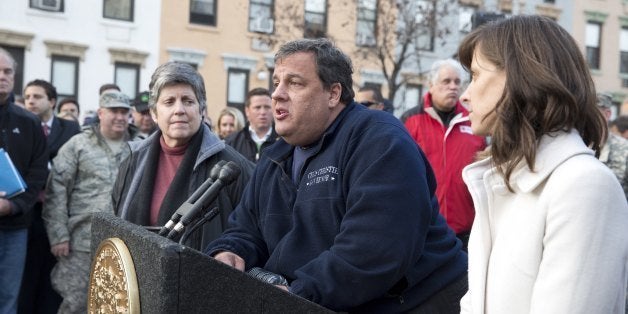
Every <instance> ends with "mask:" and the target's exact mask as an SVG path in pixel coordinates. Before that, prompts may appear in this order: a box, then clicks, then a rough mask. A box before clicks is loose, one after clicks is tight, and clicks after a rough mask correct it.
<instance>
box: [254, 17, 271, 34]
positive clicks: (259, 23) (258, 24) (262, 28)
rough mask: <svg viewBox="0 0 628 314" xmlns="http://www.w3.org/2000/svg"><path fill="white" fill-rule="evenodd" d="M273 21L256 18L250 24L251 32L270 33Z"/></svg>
mask: <svg viewBox="0 0 628 314" xmlns="http://www.w3.org/2000/svg"><path fill="white" fill-rule="evenodd" d="M274 22H275V21H274V20H273V19H270V18H263V17H260V18H256V19H254V20H253V21H252V22H251V31H252V32H260V33H272V32H273V26H274V25H273V24H274Z"/></svg>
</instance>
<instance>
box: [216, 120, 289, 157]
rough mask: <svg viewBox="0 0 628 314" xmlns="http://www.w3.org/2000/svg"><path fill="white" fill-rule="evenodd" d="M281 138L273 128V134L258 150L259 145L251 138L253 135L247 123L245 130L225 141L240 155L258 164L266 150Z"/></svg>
mask: <svg viewBox="0 0 628 314" xmlns="http://www.w3.org/2000/svg"><path fill="white" fill-rule="evenodd" d="M278 138H279V136H278V135H277V133H276V132H275V127H274V126H273V127H272V132H271V133H270V136H269V137H268V138H267V139H266V141H264V143H262V145H261V146H260V148H259V151H258V150H257V144H255V141H253V138H251V133H250V132H249V124H248V123H247V124H246V125H245V126H244V128H243V129H242V130H240V131H238V132H235V133H233V134H231V135H229V136H228V137H227V138H226V139H225V143H226V144H227V145H229V146H231V147H233V148H235V150H237V151H238V152H239V153H240V154H242V155H243V156H244V157H246V158H247V159H248V160H250V161H252V162H255V163H256V162H257V161H258V160H259V158H260V157H261V156H262V153H263V151H264V149H265V148H266V147H268V146H270V145H272V144H274V143H275V142H276V141H277V139H278Z"/></svg>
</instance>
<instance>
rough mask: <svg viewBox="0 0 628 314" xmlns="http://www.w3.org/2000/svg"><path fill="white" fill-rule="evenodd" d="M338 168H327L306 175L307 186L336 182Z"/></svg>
mask: <svg viewBox="0 0 628 314" xmlns="http://www.w3.org/2000/svg"><path fill="white" fill-rule="evenodd" d="M338 172H339V171H338V167H334V166H327V167H323V168H320V169H318V170H314V171H310V172H308V174H307V183H306V185H307V186H313V185H315V184H320V183H324V182H329V181H336V180H338Z"/></svg>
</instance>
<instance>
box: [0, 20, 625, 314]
mask: <svg viewBox="0 0 628 314" xmlns="http://www.w3.org/2000/svg"><path fill="white" fill-rule="evenodd" d="M457 57H458V60H454V59H443V60H439V61H436V62H435V63H434V64H433V65H432V68H431V71H430V73H429V82H428V87H429V88H428V91H427V92H426V93H425V95H424V96H423V98H422V99H421V101H420V103H419V104H416V107H414V108H413V109H412V111H410V112H408V113H406V114H404V115H403V116H402V117H401V118H399V119H398V118H396V117H395V116H394V115H393V114H392V111H393V110H392V109H393V108H392V105H391V103H390V102H389V101H387V100H386V99H384V98H383V97H382V94H381V91H380V90H379V89H378V88H374V87H373V86H363V87H361V88H359V89H357V91H354V82H353V80H352V74H353V66H352V62H351V60H350V58H349V57H348V56H347V55H346V54H344V53H343V52H342V51H341V50H340V49H339V48H338V47H336V46H335V45H334V44H333V43H332V42H331V41H330V40H327V39H301V40H295V41H290V42H287V43H285V44H283V45H281V47H280V48H279V50H278V51H277V52H276V54H275V57H274V72H273V76H272V82H273V90H272V91H269V90H268V89H264V88H254V89H252V90H250V91H249V92H248V93H247V96H246V101H245V104H244V114H243V113H242V112H241V111H240V110H239V109H237V108H233V107H227V108H225V109H224V110H222V111H221V112H220V114H219V116H218V119H217V120H216V125H215V130H212V127H211V124H210V123H208V121H209V120H208V118H207V117H206V116H205V113H206V112H207V110H206V107H207V106H208V104H207V95H206V92H205V83H204V80H203V77H202V76H201V75H200V74H199V73H198V71H196V70H195V69H194V68H193V67H192V66H190V65H188V64H185V63H180V62H174V61H169V62H166V63H164V64H162V65H160V66H159V67H158V68H157V69H156V70H155V71H154V73H153V74H152V76H151V80H150V84H149V86H148V90H147V91H144V92H141V93H139V94H138V95H137V97H136V98H135V99H133V100H131V99H129V98H128V97H127V96H125V95H124V94H123V93H122V92H121V91H120V88H119V87H118V86H116V85H114V84H104V85H103V86H102V88H101V89H100V91H99V107H98V110H97V112H96V115H95V116H94V117H93V118H92V119H90V121H86V122H85V123H84V124H83V126H82V127H81V126H79V123H78V117H79V114H80V106H79V103H78V101H77V100H76V99H71V98H68V99H63V100H59V99H57V98H58V96H57V93H56V89H55V87H54V86H53V85H52V84H50V83H49V82H47V81H44V80H39V79H37V80H33V81H31V82H29V83H27V84H26V86H25V87H24V89H23V104H22V107H23V108H19V105H17V103H16V99H15V95H13V93H12V90H13V87H14V86H13V84H14V75H15V68H16V64H15V61H14V59H13V58H12V56H11V55H10V54H9V53H8V52H7V51H5V50H2V49H0V147H1V148H3V149H5V150H6V151H7V152H8V155H9V156H10V158H11V159H12V161H13V163H14V164H15V166H16V168H17V170H18V171H19V173H20V174H21V176H22V177H23V178H24V181H25V182H26V184H27V186H28V188H27V189H26V191H25V192H24V193H21V194H19V195H17V196H14V197H11V198H5V197H4V195H3V191H0V313H35V312H37V313H57V312H58V313H85V312H86V311H87V286H88V281H89V267H90V265H91V261H90V248H91V245H92V244H91V243H90V239H91V236H90V232H91V215H92V213H94V212H105V213H111V214H112V215H117V216H119V217H121V218H123V219H125V220H127V221H130V222H132V223H134V224H138V225H141V226H152V227H160V226H163V225H164V224H165V223H166V222H167V221H168V220H169V219H170V218H171V216H172V215H173V213H174V211H175V210H176V209H177V208H178V207H179V205H180V204H182V203H183V202H185V201H186V199H188V197H190V195H192V194H193V193H194V192H195V191H196V190H197V189H198V188H199V187H200V186H202V185H203V183H204V182H205V181H206V180H207V179H208V178H209V177H210V176H212V175H213V174H212V169H213V168H214V167H215V166H216V165H217V164H220V163H221V162H226V161H228V162H230V163H232V164H235V165H236V166H237V167H238V168H239V170H240V175H239V176H238V177H237V178H235V181H234V182H233V183H231V184H229V185H228V186H227V187H226V188H225V189H223V190H221V191H220V193H219V195H218V197H217V198H216V201H214V203H213V204H211V207H216V208H217V210H218V212H217V216H216V217H217V218H216V219H213V220H211V221H209V222H208V223H206V224H205V225H203V226H202V228H200V230H198V231H197V232H195V233H193V234H191V236H190V237H188V238H187V239H186V242H184V244H185V245H187V246H189V247H191V248H194V249H196V250H199V251H202V252H204V253H205V254H207V255H209V256H211V257H213V258H214V259H215V260H217V261H220V262H222V263H225V264H227V265H229V266H231V267H233V268H235V269H238V270H240V271H248V270H250V269H252V268H256V269H259V268H261V269H263V270H264V271H266V272H269V273H273V274H276V275H277V276H280V278H283V279H284V280H282V281H281V283H277V284H276V287H277V288H279V289H283V290H285V291H286V292H288V293H291V294H294V295H297V296H300V297H303V298H305V299H308V300H310V301H312V302H315V303H318V304H320V305H322V306H325V307H327V308H329V309H331V310H334V311H346V312H381V313H398V312H407V313H486V312H493V313H530V312H547V313H624V311H625V309H626V291H627V288H628V287H627V286H628V268H627V265H628V233H626V232H625V230H624V229H623V228H624V226H625V225H626V224H628V202H627V199H628V168H627V166H628V140H627V139H626V137H627V136H628V131H627V130H626V118H627V117H624V116H620V117H618V118H617V119H616V120H614V121H609V120H610V116H611V109H610V108H611V107H612V106H613V104H612V98H611V97H610V96H608V95H606V94H604V93H599V92H596V87H595V86H594V84H593V81H592V79H591V75H590V73H589V72H588V70H587V65H586V61H585V59H584V58H583V56H582V54H581V52H580V50H579V48H578V46H577V44H576V43H575V41H574V40H573V38H572V37H571V36H570V35H569V34H568V33H567V32H566V31H565V30H564V29H563V28H561V27H560V26H559V25H558V24H557V23H556V22H554V21H552V20H550V19H548V18H544V17H539V16H513V17H511V18H508V19H504V20H501V21H495V22H491V23H487V24H485V25H483V26H480V27H478V28H477V29H475V30H473V31H472V32H471V33H469V34H468V35H467V36H466V37H465V38H464V40H463V41H462V43H461V44H460V47H459V50H458V53H457ZM467 73H468V74H470V78H468V75H467ZM465 87H466V88H465ZM0 176H1V174H0Z"/></svg>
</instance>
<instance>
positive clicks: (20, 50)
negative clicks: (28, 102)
mask: <svg viewBox="0 0 628 314" xmlns="http://www.w3.org/2000/svg"><path fill="white" fill-rule="evenodd" d="M0 48H3V49H4V50H6V51H7V52H8V53H9V54H11V56H12V57H13V59H14V60H15V62H16V63H17V68H16V69H15V74H14V76H13V93H14V94H15V95H22V86H24V47H14V46H5V45H0Z"/></svg>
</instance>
